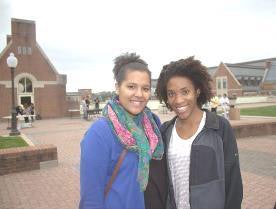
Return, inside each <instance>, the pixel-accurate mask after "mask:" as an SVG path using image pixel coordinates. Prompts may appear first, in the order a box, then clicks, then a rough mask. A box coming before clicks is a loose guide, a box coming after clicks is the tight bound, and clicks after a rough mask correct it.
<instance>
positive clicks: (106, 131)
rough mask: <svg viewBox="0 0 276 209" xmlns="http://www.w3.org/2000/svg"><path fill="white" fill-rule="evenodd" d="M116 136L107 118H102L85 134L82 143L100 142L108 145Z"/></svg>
mask: <svg viewBox="0 0 276 209" xmlns="http://www.w3.org/2000/svg"><path fill="white" fill-rule="evenodd" d="M113 137H114V134H113V132H112V130H111V128H110V126H109V123H108V121H107V119H106V118H100V119H98V120H97V121H95V122H94V123H93V124H92V125H91V126H90V127H89V128H88V130H87V131H86V133H85V134H84V137H83V140H82V143H86V142H87V143H89V142H88V141H94V142H96V141H98V142H99V143H102V142H104V143H106V142H108V141H109V140H112V139H113ZM103 139H104V140H103Z"/></svg>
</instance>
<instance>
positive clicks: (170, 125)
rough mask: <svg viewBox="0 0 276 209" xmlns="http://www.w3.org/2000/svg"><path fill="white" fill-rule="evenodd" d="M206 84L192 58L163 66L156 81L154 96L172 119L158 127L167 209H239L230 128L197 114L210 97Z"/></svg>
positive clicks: (238, 177)
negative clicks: (164, 162)
mask: <svg viewBox="0 0 276 209" xmlns="http://www.w3.org/2000/svg"><path fill="white" fill-rule="evenodd" d="M210 83H211V77H210V75H209V73H208V72H207V68H206V67H205V66H203V65H202V64H201V62H200V61H199V60H195V59H194V58H193V57H189V58H187V59H181V60H178V61H175V62H171V63H170V64H168V65H165V66H164V67H163V69H162V71H161V73H160V76H159V78H158V82H157V96H158V97H159V99H160V101H164V102H165V104H166V105H167V107H168V108H169V109H170V110H173V111H174V112H175V114H176V117H174V118H173V119H172V120H170V121H167V122H165V123H164V124H163V125H162V127H161V133H162V136H163V137H164V139H163V140H164V143H165V147H166V149H165V156H166V157H167V165H168V166H167V169H168V179H169V185H168V188H169V196H168V203H167V204H168V208H170V209H190V208H191V209H202V208H206V209H240V208H241V202H242V198H243V186H242V179H241V172H240V166H239V155H238V148H237V143H236V138H235V135H234V133H233V130H232V128H231V125H230V123H229V122H228V120H226V119H225V118H223V117H221V116H218V115H216V114H214V113H212V112H210V111H208V110H202V109H201V107H202V105H203V104H205V103H206V102H207V101H209V100H210V98H211V96H212V93H211V86H210ZM151 172H155V171H154V170H151Z"/></svg>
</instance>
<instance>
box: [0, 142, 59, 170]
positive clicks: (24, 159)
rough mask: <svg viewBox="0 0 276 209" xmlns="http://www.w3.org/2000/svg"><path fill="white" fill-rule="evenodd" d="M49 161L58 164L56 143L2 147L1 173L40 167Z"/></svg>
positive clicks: (0, 152)
mask: <svg viewBox="0 0 276 209" xmlns="http://www.w3.org/2000/svg"><path fill="white" fill-rule="evenodd" d="M47 163H49V164H50V165H54V164H56V165H57V147H56V146H54V145H48V144H47V145H36V146H29V147H18V148H9V149H0V175H5V174H9V173H15V172H21V171H29V170H35V169H40V168H41V167H42V166H44V167H46V166H45V164H47Z"/></svg>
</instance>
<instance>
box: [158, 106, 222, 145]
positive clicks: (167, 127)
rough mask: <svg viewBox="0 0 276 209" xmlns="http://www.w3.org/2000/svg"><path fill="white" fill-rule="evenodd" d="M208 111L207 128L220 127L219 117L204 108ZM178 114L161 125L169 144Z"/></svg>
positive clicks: (166, 141)
mask: <svg viewBox="0 0 276 209" xmlns="http://www.w3.org/2000/svg"><path fill="white" fill-rule="evenodd" d="M204 111H205V112H206V123H205V128H207V129H215V130H217V129H219V119H218V116H217V115H216V114H215V113H213V112H210V111H208V110H204ZM176 118H177V116H175V117H174V118H173V119H171V120H170V121H167V122H165V123H164V124H163V125H162V127H161V132H162V133H165V143H166V144H167V145H168V144H169V140H170V138H171V133H172V129H173V125H174V123H175V120H176Z"/></svg>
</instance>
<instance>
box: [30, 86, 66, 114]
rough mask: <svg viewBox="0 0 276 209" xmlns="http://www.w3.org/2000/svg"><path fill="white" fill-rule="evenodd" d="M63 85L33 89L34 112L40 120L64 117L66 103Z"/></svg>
mask: <svg viewBox="0 0 276 209" xmlns="http://www.w3.org/2000/svg"><path fill="white" fill-rule="evenodd" d="M65 91H66V90H65V86H64V85H45V86H44V88H37V89H35V101H36V103H35V111H36V114H40V115H41V117H42V118H57V117H64V116H65V115H66V113H67V103H66V95H65Z"/></svg>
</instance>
